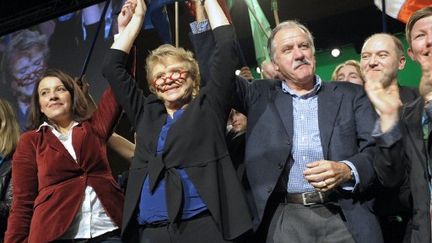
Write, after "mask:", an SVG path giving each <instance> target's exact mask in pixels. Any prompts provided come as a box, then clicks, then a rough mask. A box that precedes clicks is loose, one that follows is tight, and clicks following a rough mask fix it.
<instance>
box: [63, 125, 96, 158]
mask: <svg viewBox="0 0 432 243" xmlns="http://www.w3.org/2000/svg"><path fill="white" fill-rule="evenodd" d="M87 139H89V138H87V132H86V129H84V126H83V125H82V123H80V124H78V125H76V126H75V127H74V128H72V146H73V148H74V150H75V155H76V158H77V162H78V163H79V164H81V163H82V162H83V161H81V154H82V153H81V152H82V148H83V146H82V145H83V144H84V141H86V140H87ZM85 144H88V143H85ZM88 145H91V144H88ZM86 149H91V148H90V147H88V148H86ZM68 154H69V153H68Z"/></svg>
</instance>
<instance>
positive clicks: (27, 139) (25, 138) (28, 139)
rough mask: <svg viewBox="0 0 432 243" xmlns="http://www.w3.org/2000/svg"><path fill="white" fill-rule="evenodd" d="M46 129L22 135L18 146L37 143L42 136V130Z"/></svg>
mask: <svg viewBox="0 0 432 243" xmlns="http://www.w3.org/2000/svg"><path fill="white" fill-rule="evenodd" d="M43 129H44V128H41V129H40V130H39V131H37V130H31V131H26V132H24V133H22V134H21V135H20V138H19V140H18V146H19V145H20V144H27V143H33V142H34V141H36V140H37V139H38V138H39V137H41V136H42V132H43V131H42V130H43Z"/></svg>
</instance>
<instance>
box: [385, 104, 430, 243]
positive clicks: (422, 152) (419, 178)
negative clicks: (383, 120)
mask: <svg viewBox="0 0 432 243" xmlns="http://www.w3.org/2000/svg"><path fill="white" fill-rule="evenodd" d="M423 107H424V103H423V100H422V98H421V97H420V98H418V99H417V100H415V101H414V102H411V103H408V104H406V105H405V106H404V108H403V111H402V119H401V128H402V141H403V148H404V149H403V150H399V152H400V153H399V155H398V156H396V158H394V159H399V161H400V160H402V161H403V162H405V163H406V164H407V166H408V178H407V181H406V183H404V185H403V186H402V188H401V201H402V203H403V204H404V205H405V206H407V207H408V208H410V211H411V217H412V219H411V225H409V228H408V232H407V233H408V234H411V237H410V239H411V242H415V243H417V242H431V221H430V212H429V205H430V190H429V175H428V167H427V166H428V159H429V154H428V149H427V147H426V145H425V143H424V140H423V129H422V125H421V121H422V115H423V111H424V109H423Z"/></svg>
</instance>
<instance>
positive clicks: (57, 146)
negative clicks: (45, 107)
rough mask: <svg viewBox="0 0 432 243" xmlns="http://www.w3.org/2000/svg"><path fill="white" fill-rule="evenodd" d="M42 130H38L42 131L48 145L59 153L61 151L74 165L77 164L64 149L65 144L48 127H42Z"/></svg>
mask: <svg viewBox="0 0 432 243" xmlns="http://www.w3.org/2000/svg"><path fill="white" fill-rule="evenodd" d="M42 129H43V131H40V132H42V133H43V136H45V138H44V139H43V140H44V142H45V143H46V144H48V146H49V147H50V148H51V149H52V150H54V151H57V152H59V153H61V154H62V155H63V156H64V157H65V158H67V159H68V160H70V161H71V162H72V163H74V164H75V165H76V164H77V163H76V162H75V160H74V159H73V158H72V156H71V155H70V154H69V152H68V151H67V150H66V148H65V146H64V145H63V144H62V143H61V142H60V140H59V139H58V138H57V137H56V136H55V135H54V134H53V133H52V132H51V131H50V130H49V128H48V127H43V128H42Z"/></svg>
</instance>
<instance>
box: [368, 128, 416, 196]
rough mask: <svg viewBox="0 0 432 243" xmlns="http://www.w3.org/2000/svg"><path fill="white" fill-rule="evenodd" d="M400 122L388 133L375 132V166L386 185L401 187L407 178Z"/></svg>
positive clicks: (380, 178)
mask: <svg viewBox="0 0 432 243" xmlns="http://www.w3.org/2000/svg"><path fill="white" fill-rule="evenodd" d="M399 126H400V124H397V125H396V126H395V127H393V128H392V129H391V130H390V131H389V132H387V133H381V134H374V138H375V140H376V142H377V152H376V153H375V159H374V168H375V171H376V173H377V177H378V180H379V181H380V183H381V184H382V185H383V186H384V187H388V188H395V187H399V186H400V185H401V184H402V183H403V182H404V180H405V179H406V178H407V176H408V175H407V165H406V163H405V161H404V148H403V143H402V135H401V131H400V127H399Z"/></svg>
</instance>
